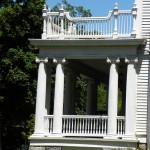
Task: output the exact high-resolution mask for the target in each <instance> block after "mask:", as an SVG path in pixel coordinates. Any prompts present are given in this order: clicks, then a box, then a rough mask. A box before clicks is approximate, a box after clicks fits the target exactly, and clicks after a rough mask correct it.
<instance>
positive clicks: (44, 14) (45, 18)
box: [42, 5, 47, 39]
mask: <svg viewBox="0 0 150 150" xmlns="http://www.w3.org/2000/svg"><path fill="white" fill-rule="evenodd" d="M42 16H43V33H42V39H46V38H47V35H46V33H47V32H46V26H47V8H46V5H44V9H43V15H42Z"/></svg>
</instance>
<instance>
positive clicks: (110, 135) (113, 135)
mask: <svg viewBox="0 0 150 150" xmlns="http://www.w3.org/2000/svg"><path fill="white" fill-rule="evenodd" d="M104 139H111V140H112V139H118V136H117V135H115V134H107V135H106V136H104Z"/></svg>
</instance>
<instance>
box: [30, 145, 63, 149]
mask: <svg viewBox="0 0 150 150" xmlns="http://www.w3.org/2000/svg"><path fill="white" fill-rule="evenodd" d="M29 150H62V148H61V147H47V146H41V147H39V146H38V147H37V146H30V147H29Z"/></svg>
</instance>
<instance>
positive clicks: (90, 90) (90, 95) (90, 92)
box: [86, 79, 95, 115]
mask: <svg viewBox="0 0 150 150" xmlns="http://www.w3.org/2000/svg"><path fill="white" fill-rule="evenodd" d="M94 98H95V97H94V81H93V80H92V79H88V85H87V101H86V115H92V114H93V101H94Z"/></svg>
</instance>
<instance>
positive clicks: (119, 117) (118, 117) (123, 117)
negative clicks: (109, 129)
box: [117, 116, 125, 119]
mask: <svg viewBox="0 0 150 150" xmlns="http://www.w3.org/2000/svg"><path fill="white" fill-rule="evenodd" d="M117 119H125V116H117Z"/></svg>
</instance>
